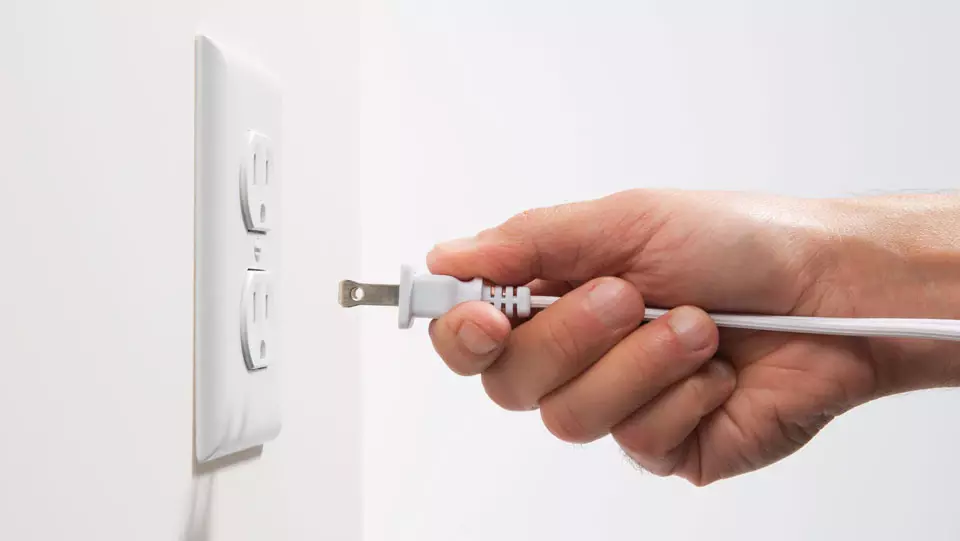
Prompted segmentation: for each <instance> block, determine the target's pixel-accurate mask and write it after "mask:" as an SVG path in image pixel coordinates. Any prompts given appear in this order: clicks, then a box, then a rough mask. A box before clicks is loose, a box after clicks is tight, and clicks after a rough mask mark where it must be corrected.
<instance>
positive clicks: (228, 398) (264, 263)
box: [194, 36, 283, 463]
mask: <svg viewBox="0 0 960 541" xmlns="http://www.w3.org/2000/svg"><path fill="white" fill-rule="evenodd" d="M195 100H196V103H195V113H194V114H195V115H196V116H195V130H196V133H195V142H194V144H195V146H196V148H195V153H196V155H195V168H196V169H195V179H194V181H195V189H196V193H195V197H196V201H195V205H196V206H195V209H196V216H195V243H196V244H195V258H194V259H195V266H196V267H195V280H196V281H195V293H194V299H195V300H194V303H195V307H194V308H195V317H194V341H195V344H194V357H195V359H194V362H195V377H196V381H195V391H194V392H195V408H196V411H195V415H196V418H195V430H196V434H195V437H196V455H197V461H198V462H201V463H202V462H206V461H209V460H213V459H216V458H220V457H222V456H225V455H229V454H232V453H235V452H238V451H242V450H244V449H249V448H251V447H255V446H257V445H260V444H263V443H266V442H267V441H270V440H272V439H273V438H275V437H276V436H277V434H278V433H279V432H280V400H279V392H280V390H279V379H278V374H277V372H278V369H279V365H280V361H281V358H282V355H283V352H282V347H281V346H282V343H281V336H280V335H281V333H280V325H279V324H280V321H281V318H282V315H283V310H282V298H283V297H282V288H281V287H280V282H281V276H282V275H281V272H280V270H281V269H280V262H281V261H280V253H279V249H280V234H281V228H280V227H279V226H280V212H281V209H280V184H281V178H282V168H281V165H282V163H283V162H282V153H281V140H280V135H281V133H280V126H281V116H280V115H281V97H280V91H279V87H278V86H277V84H276V83H275V82H274V81H273V79H272V77H271V76H270V75H268V74H267V73H266V72H264V71H263V70H262V69H261V68H260V67H258V66H257V65H256V64H254V63H253V62H251V61H250V60H248V59H245V58H243V57H241V56H238V55H237V54H236V53H232V52H229V51H227V50H226V49H224V48H223V46H221V45H220V44H217V43H215V42H214V41H212V40H211V39H209V38H208V37H205V36H198V37H197V39H196V97H195Z"/></svg>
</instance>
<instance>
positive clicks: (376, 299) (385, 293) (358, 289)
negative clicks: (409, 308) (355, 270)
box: [340, 280, 400, 308]
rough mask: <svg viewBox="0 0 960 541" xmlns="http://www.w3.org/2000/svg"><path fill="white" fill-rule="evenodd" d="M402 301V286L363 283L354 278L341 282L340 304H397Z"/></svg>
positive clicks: (347, 305)
mask: <svg viewBox="0 0 960 541" xmlns="http://www.w3.org/2000/svg"><path fill="white" fill-rule="evenodd" d="M399 301H400V286H396V285H387V284H361V283H359V282H354V281H353V280H343V281H342V282H340V306H343V307H346V308H350V307H352V306H396V305H397V303H398V302H399Z"/></svg>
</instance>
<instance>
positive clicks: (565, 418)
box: [540, 400, 592, 443]
mask: <svg viewBox="0 0 960 541" xmlns="http://www.w3.org/2000/svg"><path fill="white" fill-rule="evenodd" d="M540 419H541V420H542V421H543V425H544V426H545V427H547V430H549V431H550V433H551V434H553V435H554V436H555V437H556V438H557V439H559V440H562V441H565V442H567V443H587V442H589V441H590V440H591V439H592V437H591V434H590V433H589V431H587V429H586V428H585V427H584V425H583V423H582V422H581V421H580V419H579V417H578V416H577V414H576V412H575V411H574V410H573V409H572V408H571V407H570V405H569V404H567V403H566V402H565V401H563V400H547V401H545V403H543V404H541V406H540Z"/></svg>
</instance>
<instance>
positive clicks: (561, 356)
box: [543, 318, 583, 364]
mask: <svg viewBox="0 0 960 541" xmlns="http://www.w3.org/2000/svg"><path fill="white" fill-rule="evenodd" d="M543 344H544V347H545V348H546V350H547V353H548V356H549V357H550V358H551V360H553V361H555V362H558V363H563V364H569V363H570V362H573V361H575V360H577V359H579V358H580V357H581V356H582V355H583V348H582V347H581V346H580V344H579V343H578V340H577V338H576V332H575V329H572V328H571V327H570V325H569V324H568V323H567V320H566V319H563V318H553V319H551V320H550V321H549V323H548V324H547V325H545V326H544V333H543Z"/></svg>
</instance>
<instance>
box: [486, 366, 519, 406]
mask: <svg viewBox="0 0 960 541" xmlns="http://www.w3.org/2000/svg"><path fill="white" fill-rule="evenodd" d="M480 381H481V382H482V383H483V390H484V391H485V392H486V393H487V396H488V397H489V398H490V400H492V401H493V403H494V404H496V405H498V406H500V407H501V408H503V409H505V410H507V411H526V410H529V409H531V405H530V403H529V402H530V401H528V400H524V397H523V396H522V395H521V394H520V393H519V392H517V389H516V388H515V386H514V385H511V384H510V382H509V381H507V380H504V379H503V378H500V377H497V376H496V375H494V374H489V373H486V372H484V373H483V374H482V375H481V376H480Z"/></svg>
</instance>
